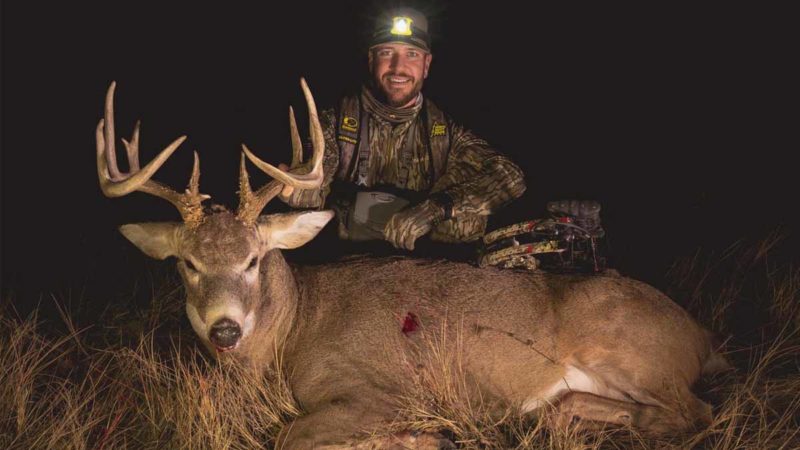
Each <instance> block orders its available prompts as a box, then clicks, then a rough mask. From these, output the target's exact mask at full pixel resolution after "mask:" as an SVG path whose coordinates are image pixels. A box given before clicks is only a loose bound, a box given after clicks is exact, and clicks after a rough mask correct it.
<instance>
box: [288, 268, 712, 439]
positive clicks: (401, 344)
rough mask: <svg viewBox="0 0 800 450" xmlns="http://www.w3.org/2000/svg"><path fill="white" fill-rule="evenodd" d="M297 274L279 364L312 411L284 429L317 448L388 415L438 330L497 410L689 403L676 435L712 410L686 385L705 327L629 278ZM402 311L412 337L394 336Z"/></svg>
mask: <svg viewBox="0 0 800 450" xmlns="http://www.w3.org/2000/svg"><path fill="white" fill-rule="evenodd" d="M295 279H296V281H297V283H298V284H299V285H300V286H302V289H301V290H300V291H299V295H298V300H297V315H296V322H295V324H294V325H293V327H292V329H291V330H290V331H289V332H288V333H289V334H288V339H287V342H286V344H287V345H286V353H285V354H284V356H283V357H284V361H285V363H286V365H287V368H288V370H287V373H291V374H292V375H291V379H290V384H291V386H292V390H293V392H294V394H295V396H296V397H297V399H298V400H299V401H300V403H301V405H302V406H303V407H304V409H305V410H306V411H308V412H309V414H308V416H306V417H305V418H304V419H300V421H299V424H298V425H296V426H295V427H293V429H292V431H291V432H290V436H295V435H296V436H298V439H301V437H303V436H304V433H305V434H307V436H306V437H307V438H309V439H310V437H308V436H314V437H315V439H318V440H319V441H317V442H323V441H324V440H325V439H324V437H323V436H325V432H324V430H326V429H327V430H328V432H329V433H330V434H331V436H336V437H338V438H343V437H344V436H343V435H342V425H343V423H346V422H347V420H346V419H347V418H348V417H351V418H352V422H353V425H354V427H353V428H352V431H355V430H359V429H363V428H364V427H367V428H368V427H369V425H370V423H371V422H372V425H373V426H379V425H380V423H381V421H386V420H389V419H391V418H392V417H393V416H392V413H393V409H392V406H393V405H394V403H392V400H391V398H390V396H391V395H395V394H404V392H402V390H403V389H404V385H405V383H406V382H407V381H408V380H410V379H413V377H414V376H415V371H417V370H425V369H428V368H425V367H419V366H418V364H419V363H420V362H424V361H428V358H427V357H426V356H425V355H421V354H420V352H424V351H426V350H427V347H426V346H424V345H422V346H420V345H419V342H418V340H419V339H422V338H424V336H426V334H427V335H428V336H429V335H430V333H433V334H439V333H441V332H442V330H445V331H444V332H445V333H447V334H448V336H445V339H443V340H442V342H443V343H444V344H443V345H444V346H446V348H445V349H444V350H445V352H446V353H450V354H451V355H452V356H454V357H457V358H459V359H460V360H461V361H462V362H463V363H462V364H463V366H462V367H463V370H464V375H465V376H466V378H467V379H468V380H470V382H471V383H474V387H475V388H476V389H479V390H480V392H481V394H482V395H483V396H484V400H485V401H489V402H497V403H498V406H501V407H502V406H518V407H520V408H523V409H524V410H528V411H534V410H536V409H538V408H539V407H542V406H545V405H547V404H549V403H553V404H554V403H557V402H558V400H560V399H561V398H562V397H563V396H564V394H566V393H567V392H569V391H570V390H572V391H581V392H588V393H590V394H595V395H598V396H600V397H608V398H611V399H614V400H619V401H625V402H631V401H632V400H633V401H635V402H638V403H642V404H645V405H659V408H663V409H664V411H666V410H667V409H668V408H671V407H677V405H678V404H679V403H681V404H689V405H690V407H691V408H692V409H694V410H695V411H693V413H695V414H697V415H698V417H692V418H691V419H688V420H686V421H685V423H684V426H685V427H689V426H691V425H692V419H707V417H705V416H707V414H708V413H709V411H708V409H707V406H705V405H704V404H702V402H701V401H700V400H698V399H696V397H694V396H693V395H692V394H691V392H690V391H689V390H688V387H689V386H691V384H692V383H693V382H694V381H695V380H697V379H698V378H699V376H700V373H701V369H702V366H703V363H704V362H705V361H707V360H708V359H709V357H710V355H711V353H712V347H711V344H710V342H709V341H708V338H707V337H706V333H705V331H704V330H703V329H702V328H701V327H700V326H698V325H697V324H696V323H695V322H694V320H692V319H691V318H690V317H689V316H688V314H686V313H685V312H684V311H683V310H682V309H681V308H679V307H678V306H677V305H675V304H674V303H673V302H672V301H671V300H669V299H668V298H667V297H665V296H664V295H663V294H661V293H659V292H657V291H656V290H654V289H653V288H651V287H649V286H647V285H644V284H642V283H639V282H637V281H634V280H631V279H628V278H623V277H620V276H614V275H609V276H592V277H588V276H568V275H546V274H529V273H516V272H510V271H501V270H496V269H488V270H487V269H478V268H475V267H472V266H469V265H466V264H459V263H452V262H430V261H419V260H411V259H384V260H363V261H358V262H352V261H351V262H348V263H342V264H335V265H327V266H316V267H308V268H298V269H296V271H295ZM409 313H411V314H413V315H414V316H415V317H416V318H417V320H418V323H419V328H418V329H416V330H415V331H412V332H408V333H404V332H403V331H402V330H403V324H404V319H405V318H406V317H409ZM440 350H441V349H440ZM457 353H458V355H457ZM565 383H566V385H565ZM675 387H679V388H680V392H681V394H682V395H683V397H682V398H677V397H676V395H675V393H674V392H673V388H675ZM380 404H383V405H382V408H379V407H378V405H380ZM343 405H346V406H347V409H346V411H341V412H340V413H339V414H337V415H335V416H333V417H332V416H331V412H330V411H331V409H336V408H343V407H344V406H343ZM365 410H367V411H370V410H374V416H373V417H372V418H371V420H370V419H369V418H367V417H364V411H365ZM334 417H335V418H334ZM661 419H663V418H661ZM675 421H677V422H680V421H681V418H680V417H676V418H674V420H673V421H672V422H669V423H670V424H671V425H674V423H673V422H675ZM301 425H303V426H301ZM352 431H351V433H352ZM331 439H333V437H331Z"/></svg>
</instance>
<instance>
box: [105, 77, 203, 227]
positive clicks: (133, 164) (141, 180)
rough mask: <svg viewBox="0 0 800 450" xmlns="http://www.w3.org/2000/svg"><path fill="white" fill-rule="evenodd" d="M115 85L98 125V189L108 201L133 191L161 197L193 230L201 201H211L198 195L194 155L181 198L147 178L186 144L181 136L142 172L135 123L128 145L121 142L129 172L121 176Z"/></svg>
mask: <svg viewBox="0 0 800 450" xmlns="http://www.w3.org/2000/svg"><path fill="white" fill-rule="evenodd" d="M116 86H117V83H116V82H112V83H111V86H109V88H108V92H107V93H106V105H105V118H104V119H100V122H99V123H98V124H97V131H96V138H97V176H98V178H99V179H100V189H102V191H103V193H104V194H105V195H106V196H107V197H121V196H123V195H127V194H129V193H131V192H133V191H139V192H145V193H147V194H151V195H155V196H156V197H161V198H163V199H165V200H167V201H169V202H170V203H172V204H173V205H175V207H176V208H178V211H179V212H180V213H181V216H182V217H183V220H184V222H186V225H187V226H188V227H190V228H193V227H196V226H197V225H199V224H200V222H202V220H203V207H202V205H201V203H202V202H203V200H206V199H208V198H210V197H209V196H208V195H205V194H201V193H200V158H199V157H198V156H197V152H194V168H193V169H192V177H191V179H190V180H189V187H188V188H187V189H186V192H185V193H183V194H180V193H178V192H176V191H174V190H172V189H171V188H169V187H167V186H165V185H163V184H161V183H159V182H157V181H154V180H151V179H150V178H151V177H152V176H153V174H155V173H156V171H157V170H158V169H159V168H160V167H161V166H162V165H163V164H164V162H166V160H167V159H168V158H169V157H170V156H171V155H172V153H173V152H174V151H175V150H177V148H178V147H179V146H180V145H181V144H182V143H183V141H184V140H186V136H181V137H179V138H178V139H175V140H174V141H173V142H172V143H171V144H169V145H168V146H167V147H166V148H165V149H164V150H162V151H161V153H159V154H158V156H156V157H155V158H154V159H153V160H152V161H150V163H149V164H147V165H146V166H144V168H142V169H140V168H139V127H140V122H139V121H137V122H136V127H135V128H134V130H133V136H132V137H131V140H130V142H128V141H126V140H125V139H122V142H123V143H124V144H125V150H126V151H127V154H128V166H129V170H130V171H129V172H128V173H122V172H120V171H119V168H118V167H117V153H116V148H115V146H114V140H115V138H114V90H115V88H116Z"/></svg>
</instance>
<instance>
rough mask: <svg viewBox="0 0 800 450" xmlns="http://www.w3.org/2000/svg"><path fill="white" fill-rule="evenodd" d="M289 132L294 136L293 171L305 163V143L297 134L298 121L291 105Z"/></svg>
mask: <svg viewBox="0 0 800 450" xmlns="http://www.w3.org/2000/svg"><path fill="white" fill-rule="evenodd" d="M289 130H290V131H291V133H290V134H291V136H292V165H291V166H290V167H291V168H292V169H294V168H295V167H297V166H299V165H300V164H302V163H303V141H302V140H301V139H300V133H298V132H297V120H296V119H295V118H294V109H293V108H292V106H291V105H289Z"/></svg>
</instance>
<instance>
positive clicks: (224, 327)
mask: <svg viewBox="0 0 800 450" xmlns="http://www.w3.org/2000/svg"><path fill="white" fill-rule="evenodd" d="M241 338H242V328H241V327H240V326H239V324H238V323H236V322H234V321H233V320H231V319H228V318H224V319H220V320H218V321H217V322H215V323H214V325H212V326H211V330H210V331H209V334H208V339H209V340H210V341H211V343H212V344H214V347H216V348H217V351H219V352H226V351H229V350H233V349H234V348H236V344H238V343H239V340H240V339H241Z"/></svg>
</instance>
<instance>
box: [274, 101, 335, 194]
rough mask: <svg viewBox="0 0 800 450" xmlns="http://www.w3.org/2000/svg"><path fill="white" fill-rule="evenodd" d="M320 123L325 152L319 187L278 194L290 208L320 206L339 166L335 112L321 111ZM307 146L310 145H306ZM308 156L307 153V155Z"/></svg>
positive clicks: (329, 110)
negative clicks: (288, 193) (287, 194)
mask: <svg viewBox="0 0 800 450" xmlns="http://www.w3.org/2000/svg"><path fill="white" fill-rule="evenodd" d="M319 120H320V125H321V126H322V133H323V135H324V137H325V153H324V154H323V157H322V171H323V175H324V177H323V180H322V186H320V188H319V189H295V190H294V191H293V192H292V195H290V196H289V197H284V196H283V195H281V196H280V198H281V200H283V201H284V202H286V204H288V205H289V206H291V207H292V208H322V206H323V205H324V204H325V198H326V197H327V196H328V194H329V193H330V186H331V182H332V181H333V178H334V176H335V175H336V171H337V170H338V168H339V145H338V144H337V143H336V112H335V111H334V110H333V109H328V110H325V111H322V113H321V114H320V119H319ZM307 146H310V144H309V145H307ZM307 157H309V155H307Z"/></svg>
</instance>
